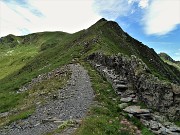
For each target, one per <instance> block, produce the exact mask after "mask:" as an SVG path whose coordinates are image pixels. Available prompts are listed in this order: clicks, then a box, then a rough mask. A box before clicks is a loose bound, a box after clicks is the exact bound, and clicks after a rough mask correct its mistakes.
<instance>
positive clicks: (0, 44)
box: [0, 19, 180, 133]
mask: <svg viewBox="0 0 180 135" xmlns="http://www.w3.org/2000/svg"><path fill="white" fill-rule="evenodd" d="M99 53H100V54H103V55H99V56H98V57H100V58H102V59H100V60H101V62H102V63H108V60H109V61H110V63H108V64H109V65H111V68H112V67H114V68H116V67H117V65H120V66H119V67H118V68H117V69H118V70H117V69H114V70H113V69H112V71H117V72H121V70H122V73H123V75H124V76H125V77H124V78H123V79H124V80H127V79H128V77H129V78H130V80H131V79H132V80H135V81H134V82H137V83H136V84H135V85H134V86H136V88H140V90H142V91H143V92H142V94H144V95H142V96H143V98H142V97H139V99H143V100H142V101H143V102H144V103H145V104H147V103H146V101H149V99H151V98H149V97H150V96H152V95H153V98H156V100H153V101H157V103H156V105H157V106H156V108H158V103H160V101H159V100H160V98H158V97H157V95H161V98H162V99H166V98H168V100H167V101H170V102H165V103H161V104H160V105H162V106H167V104H168V106H169V104H171V103H172V104H173V107H174V106H175V105H177V106H178V105H179V102H174V101H177V99H178V97H176V96H178V94H177V93H178V92H179V89H178V88H179V87H177V86H176V85H179V84H180V78H179V76H180V72H179V70H178V69H176V68H175V67H173V66H171V65H168V64H166V63H165V62H164V61H163V60H162V59H161V58H160V57H159V56H158V54H157V53H156V52H155V51H154V50H153V49H152V48H149V47H147V46H146V45H144V44H143V43H141V42H140V41H138V40H136V39H134V38H133V37H131V36H130V35H129V34H128V33H126V32H124V31H123V30H122V28H121V27H120V26H119V25H118V24H117V23H116V22H113V21H107V20H106V19H101V20H99V21H98V22H97V23H95V24H94V25H92V26H90V27H89V28H88V29H85V30H81V31H79V32H76V33H73V34H68V33H64V32H41V33H33V34H29V35H26V36H14V35H9V36H7V37H3V38H0V56H1V57H0V63H1V65H0V69H1V70H0V77H1V78H0V84H1V87H0V100H1V102H0V112H8V111H11V110H13V108H15V109H17V110H18V109H21V108H18V106H19V105H21V103H23V101H24V99H26V98H28V97H29V95H31V94H32V93H31V90H30V93H29V92H28V91H27V92H22V93H18V90H19V89H20V88H21V87H22V86H26V84H28V83H29V82H31V81H32V82H33V80H34V78H37V77H38V76H39V75H40V77H41V75H42V74H44V73H48V72H49V71H52V70H54V69H56V68H58V67H62V66H64V65H68V64H70V63H80V64H82V65H83V66H85V67H86V68H87V69H88V72H89V73H90V74H91V76H92V78H93V79H92V80H91V81H92V82H93V83H92V85H93V87H94V88H96V96H97V99H98V100H100V101H101V102H105V103H106V104H105V106H108V110H109V109H110V110H111V111H112V113H113V115H114V116H117V114H118V109H117V108H116V107H117V103H118V102H117V101H119V99H118V97H116V96H115V95H116V94H113V93H111V92H112V90H111V89H112V88H111V86H110V85H109V84H108V83H107V82H106V79H102V78H101V77H100V75H99V74H98V73H95V72H96V71H95V70H94V69H93V68H92V67H90V65H88V64H89V61H88V58H89V57H90V56H92V55H93V54H99ZM119 54H120V55H119ZM119 56H121V57H119ZM118 61H119V62H120V63H118ZM121 61H122V62H121ZM131 65H132V66H131ZM97 66H98V65H97ZM126 67H128V68H126ZM105 69H106V68H105ZM4 71H5V72H4ZM133 74H135V76H134V75H133ZM136 75H137V76H136ZM143 78H144V79H143ZM50 80H51V79H50ZM50 80H49V81H50ZM130 80H128V81H130ZM134 82H133V81H132V85H131V84H130V86H133V83H134ZM67 83H68V82H67ZM139 83H140V84H139ZM172 83H174V85H173V86H174V87H173V90H174V89H175V90H174V91H175V92H177V93H173V92H174V91H172V89H171V85H172ZM100 84H101V85H100ZM120 86H122V85H120ZM151 86H152V87H153V89H151ZM52 87H53V88H54V86H53V85H52ZM104 87H105V88H104ZM130 88H132V89H133V87H130ZM134 88H135V87H134ZM55 89H57V88H55ZM104 89H106V90H107V91H104ZM108 89H109V90H108ZM40 90H42V91H43V90H45V88H44V87H40ZM147 90H157V91H156V92H154V93H151V94H150V93H148V91H147ZM169 91H170V92H169ZM168 92H169V93H168ZM100 93H101V94H102V95H103V96H102V97H101V94H100ZM156 93H157V94H156ZM34 94H35V93H34ZM46 94H47V95H48V93H45V95H46ZM109 94H110V95H111V94H112V95H111V97H109ZM135 94H137V93H135ZM146 94H147V95H146ZM148 94H149V95H148ZM154 94H155V96H154ZM173 94H174V96H173ZM41 95H43V96H44V94H39V95H37V97H38V96H41ZM138 95H139V94H138ZM43 96H42V97H43ZM54 97H56V96H54ZM113 97H115V98H117V99H113ZM146 98H149V99H148V100H147V99H146ZM169 98H170V99H169ZM111 99H112V100H111ZM172 99H175V100H172ZM109 103H110V104H109ZM148 103H149V104H151V103H150V102H148ZM25 108H26V107H25ZM163 108H165V109H166V107H161V109H163ZM26 109H27V108H26ZM105 110H106V109H105ZM94 111H95V112H96V111H97V112H96V113H104V112H101V111H100V110H94ZM113 111H114V112H113ZM162 111H167V110H162ZM162 111H161V112H162ZM105 112H106V111H105ZM93 113H94V112H93ZM175 113H177V114H178V112H175ZM175 113H173V114H175ZM169 114H170V113H169ZM103 115H109V113H107V114H103ZM106 117H108V118H109V116H106ZM110 132H111V131H107V133H110ZM112 132H114V131H112Z"/></svg>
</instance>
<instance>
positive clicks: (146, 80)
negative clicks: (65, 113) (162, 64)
mask: <svg viewBox="0 0 180 135" xmlns="http://www.w3.org/2000/svg"><path fill="white" fill-rule="evenodd" d="M88 59H89V60H90V62H91V64H92V65H94V66H95V67H96V69H98V71H100V72H101V73H102V75H104V76H105V77H106V78H107V80H108V81H110V82H111V84H112V85H113V88H114V89H116V92H117V93H118V94H120V95H121V96H124V97H126V95H133V94H135V95H137V97H138V99H139V100H141V101H143V102H144V103H145V104H146V105H147V106H148V107H150V108H153V109H155V110H157V111H159V112H161V113H162V114H164V115H166V116H168V117H169V118H170V119H173V120H179V119H180V86H178V85H175V84H171V83H165V82H164V81H160V80H159V79H158V78H157V77H155V76H154V75H152V74H151V71H150V70H149V68H148V67H147V66H146V65H145V64H144V62H143V61H142V60H140V59H138V58H136V57H135V56H131V58H129V57H127V56H124V55H122V54H118V55H116V56H106V55H103V54H100V53H96V54H92V55H90V56H89V58H88ZM102 67H106V68H102ZM111 72H113V74H112V73H111ZM108 74H109V75H108ZM117 78H118V79H117ZM118 84H119V85H118ZM133 100H134V99H133Z"/></svg>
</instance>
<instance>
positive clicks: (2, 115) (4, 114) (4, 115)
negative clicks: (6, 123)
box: [0, 112, 9, 118]
mask: <svg viewBox="0 0 180 135" xmlns="http://www.w3.org/2000/svg"><path fill="white" fill-rule="evenodd" d="M8 115H9V112H4V113H0V118H3V117H6V116H8Z"/></svg>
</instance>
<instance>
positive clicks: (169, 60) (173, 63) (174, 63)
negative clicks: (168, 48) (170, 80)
mask: <svg viewBox="0 0 180 135" xmlns="http://www.w3.org/2000/svg"><path fill="white" fill-rule="evenodd" d="M159 56H160V58H161V59H162V60H163V61H164V62H165V63H167V64H168V65H170V66H174V67H175V68H177V69H178V70H179V71H180V62H177V61H175V60H173V59H172V58H171V57H170V56H169V55H167V54H166V53H160V54H159Z"/></svg>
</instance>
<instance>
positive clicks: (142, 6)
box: [128, 0, 149, 9]
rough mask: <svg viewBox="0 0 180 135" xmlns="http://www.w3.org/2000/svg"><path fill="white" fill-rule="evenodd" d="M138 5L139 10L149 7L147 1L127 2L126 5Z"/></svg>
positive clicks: (134, 0)
mask: <svg viewBox="0 0 180 135" xmlns="http://www.w3.org/2000/svg"><path fill="white" fill-rule="evenodd" d="M134 2H136V3H138V7H140V8H142V9H143V8H147V7H148V6H149V0H128V3H129V4H132V3H134Z"/></svg>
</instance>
